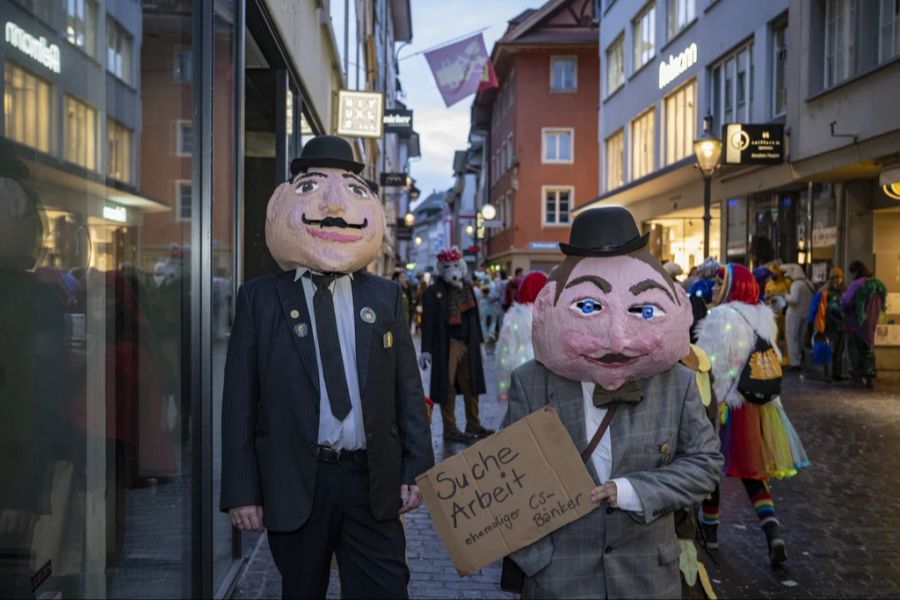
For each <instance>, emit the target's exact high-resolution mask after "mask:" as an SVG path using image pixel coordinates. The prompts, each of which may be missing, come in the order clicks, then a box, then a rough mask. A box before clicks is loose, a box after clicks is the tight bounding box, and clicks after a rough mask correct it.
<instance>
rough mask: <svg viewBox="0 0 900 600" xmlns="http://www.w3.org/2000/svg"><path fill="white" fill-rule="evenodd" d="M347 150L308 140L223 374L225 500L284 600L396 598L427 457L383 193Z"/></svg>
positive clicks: (269, 219)
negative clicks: (385, 269) (388, 257)
mask: <svg viewBox="0 0 900 600" xmlns="http://www.w3.org/2000/svg"><path fill="white" fill-rule="evenodd" d="M362 169H363V165H362V164H361V163H358V162H356V161H354V160H353V151H352V149H351V146H350V144H349V143H348V142H346V141H345V140H343V139H341V138H338V137H333V136H320V137H316V138H313V139H312V140H310V141H309V142H307V144H306V146H304V148H303V152H302V154H301V156H300V158H298V159H295V160H294V162H293V163H292V165H291V171H292V173H293V175H294V177H293V179H292V180H291V181H289V182H286V183H283V184H281V185H280V186H279V187H278V189H277V190H276V191H275V193H274V194H273V195H272V198H271V199H270V201H269V205H268V208H267V211H266V242H267V244H268V246H269V250H270V251H271V252H272V256H273V257H274V258H275V260H276V261H277V262H278V264H279V265H280V266H281V267H282V268H283V269H285V270H284V272H282V273H278V274H273V275H269V276H266V277H260V278H258V279H255V280H253V281H250V282H247V283H245V284H244V285H243V286H241V289H240V291H239V292H238V297H237V312H236V316H235V319H234V326H233V329H232V335H231V339H230V341H229V345H228V359H227V363H226V367H225V392H224V397H223V401H222V402H223V404H222V497H221V504H220V506H221V509H222V510H225V511H228V514H229V516H230V517H231V520H232V523H233V524H234V526H235V527H237V528H239V529H242V530H248V529H252V530H257V531H261V530H262V529H263V527H265V528H266V529H267V530H268V537H269V547H270V548H271V550H272V556H273V558H274V559H275V564H276V566H277V567H278V570H279V572H280V573H281V575H282V592H283V594H282V595H283V597H285V598H324V597H325V594H326V592H327V589H328V580H329V573H330V567H331V559H332V556H336V557H337V561H338V568H339V571H340V578H341V592H342V596H343V597H344V598H405V597H406V595H407V582H408V580H409V570H408V569H407V567H406V561H405V538H404V533H403V526H402V524H401V523H400V520H399V515H400V514H401V513H404V512H406V511H408V510H411V509H413V508H415V507H416V506H418V505H419V503H420V502H421V496H420V494H419V490H418V488H417V487H416V485H415V478H416V476H417V475H418V474H420V473H421V472H423V471H425V470H427V469H428V468H430V467H431V466H432V465H433V464H434V456H433V453H432V448H431V431H430V428H429V426H428V422H427V420H426V417H425V403H424V394H423V391H422V380H421V378H420V376H419V370H418V366H417V365H416V351H415V348H414V346H413V342H412V338H411V336H410V334H409V327H408V326H407V321H406V316H405V314H404V309H403V300H402V296H401V294H402V292H401V290H400V288H399V286H397V284H396V283H394V282H392V281H388V280H387V279H383V278H381V277H377V276H374V275H371V274H369V273H367V272H366V271H365V266H366V265H367V264H368V263H369V262H371V261H372V260H373V259H374V258H375V257H376V256H377V254H378V253H379V252H380V251H381V243H382V238H383V235H384V228H385V218H384V211H383V209H382V205H381V201H380V200H379V199H378V196H377V195H375V194H373V193H372V192H371V191H370V190H369V188H368V186H367V184H366V182H365V181H364V180H363V179H361V178H360V177H359V175H358V173H359V172H360V171H362Z"/></svg>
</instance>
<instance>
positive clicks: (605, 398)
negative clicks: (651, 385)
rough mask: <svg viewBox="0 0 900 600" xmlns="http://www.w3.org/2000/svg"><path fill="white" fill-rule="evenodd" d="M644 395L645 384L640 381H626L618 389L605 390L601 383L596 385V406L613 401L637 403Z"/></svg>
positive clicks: (594, 397) (594, 399)
mask: <svg viewBox="0 0 900 600" xmlns="http://www.w3.org/2000/svg"><path fill="white" fill-rule="evenodd" d="M643 397H644V395H643V386H642V385H641V382H639V381H630V382H628V383H625V384H623V385H622V387H620V388H619V389H617V390H613V391H608V390H604V389H603V388H602V387H600V386H599V385H595V386H594V396H593V401H594V406H596V407H601V406H608V405H610V404H613V403H620V404H637V403H638V402H640V401H641V399H642V398H643Z"/></svg>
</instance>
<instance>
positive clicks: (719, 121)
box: [710, 42, 753, 131]
mask: <svg viewBox="0 0 900 600" xmlns="http://www.w3.org/2000/svg"><path fill="white" fill-rule="evenodd" d="M710 72H711V79H712V85H711V86H710V112H711V113H712V116H713V131H719V130H720V129H721V127H722V125H723V124H724V123H749V122H750V121H751V117H752V110H751V106H752V102H751V101H750V100H751V99H752V97H753V42H750V43H748V44H745V45H743V46H741V47H740V48H738V49H737V50H736V51H734V52H732V53H731V54H729V55H728V56H726V57H725V58H723V59H722V60H720V61H719V62H717V63H716V64H714V65H713V66H712V67H711V69H710Z"/></svg>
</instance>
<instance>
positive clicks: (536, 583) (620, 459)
mask: <svg viewBox="0 0 900 600" xmlns="http://www.w3.org/2000/svg"><path fill="white" fill-rule="evenodd" d="M643 389H644V393H643V400H641V401H640V402H638V403H637V404H625V405H622V406H620V407H619V408H618V410H617V412H616V415H615V417H614V418H613V420H612V423H611V424H610V435H611V436H612V437H611V439H612V455H613V464H612V473H611V477H610V478H613V477H627V478H628V480H629V481H630V482H631V484H632V485H633V486H634V489H635V491H636V492H637V495H638V497H639V498H640V500H641V504H642V506H643V512H642V513H640V514H638V513H630V512H624V511H621V510H617V509H613V508H610V507H608V506H606V505H603V506H601V507H600V508H598V509H597V510H594V511H593V512H591V513H590V514H588V515H586V516H585V517H583V518H581V519H579V520H577V521H574V522H572V523H569V524H568V525H566V526H565V527H562V528H561V529H558V530H557V531H555V532H553V533H551V534H550V535H548V536H546V537H544V538H542V539H541V540H539V541H537V542H535V543H534V544H532V545H530V546H527V547H525V548H522V549H521V550H519V551H518V552H515V553H514V554H512V556H511V558H512V559H513V560H514V561H515V562H516V564H518V565H519V567H520V568H521V569H522V570H523V571H524V572H525V575H526V580H525V585H524V589H523V596H524V597H536V598H677V597H680V594H681V588H680V579H679V575H678V557H679V555H680V553H681V550H680V546H679V543H678V539H677V538H676V536H675V524H674V520H673V515H672V513H673V512H674V511H676V510H678V509H680V508H682V507H686V506H690V505H692V504H694V503H696V502H699V501H700V500H702V499H703V497H704V496H705V495H706V494H708V493H709V492H712V491H713V489H714V488H715V486H716V483H717V482H718V480H719V472H720V470H721V468H722V463H723V459H722V455H721V454H720V452H719V439H718V436H716V434H715V432H714V431H713V428H712V425H711V424H710V422H709V419H708V418H707V416H706V413H705V412H704V408H703V404H702V402H701V400H700V395H699V393H698V391H697V385H696V382H695V378H694V372H693V371H691V370H690V369H688V368H687V367H684V366H682V365H680V364H679V365H676V366H675V367H673V368H671V369H669V370H668V371H666V372H665V373H662V374H660V375H656V376H655V377H651V378H650V379H647V380H646V381H645V382H644V388H643ZM547 404H549V405H550V406H552V407H553V408H554V409H555V410H556V411H557V412H558V413H559V416H560V419H561V420H562V422H563V424H564V425H565V427H566V429H567V430H568V431H569V435H570V436H571V437H572V441H574V442H575V446H576V447H577V448H578V451H579V452H581V451H582V450H584V448H585V447H587V435H586V434H585V429H584V428H585V424H584V400H583V395H582V390H581V383H579V382H577V381H570V380H568V379H563V378H562V377H559V376H557V375H555V374H553V373H551V372H550V371H548V370H547V369H546V368H544V367H543V366H542V365H541V364H539V363H537V362H535V361H530V362H527V363H525V364H524V365H522V366H521V367H519V368H518V369H516V370H515V371H513V374H512V383H511V387H510V393H509V408H508V412H507V414H506V419H505V420H504V425H508V424H510V423H512V422H514V421H516V420H518V419H521V418H522V417H524V416H525V415H527V414H528V413H530V412H532V411H534V410H538V409H539V408H542V407H543V406H546V405H547ZM587 468H588V471H589V472H590V474H591V477H592V478H593V479H594V481H595V482H596V483H597V484H600V483H602V482H601V481H598V479H597V473H596V472H595V470H594V468H593V466H592V464H591V463H590V461H589V462H588V463H587Z"/></svg>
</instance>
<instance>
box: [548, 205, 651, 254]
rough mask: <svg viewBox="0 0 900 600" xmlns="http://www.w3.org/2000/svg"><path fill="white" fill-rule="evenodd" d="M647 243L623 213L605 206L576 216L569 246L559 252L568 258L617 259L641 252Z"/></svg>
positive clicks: (646, 239) (644, 236)
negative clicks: (630, 253)
mask: <svg viewBox="0 0 900 600" xmlns="http://www.w3.org/2000/svg"><path fill="white" fill-rule="evenodd" d="M649 239H650V234H649V233H645V234H644V235H641V232H640V231H638V228H637V224H635V222H634V217H632V216H631V213H630V212H628V211H627V210H626V209H624V208H622V207H621V206H604V207H601V208H592V209H589V210H585V211H583V212H581V213H579V214H578V216H577V217H575V220H574V221H572V232H571V233H570V234H569V243H568V244H560V245H559V249H560V250H562V253H563V254H566V255H568V256H618V255H620V254H628V253H629V252H634V251H635V250H640V249H641V248H643V247H644V246H646V245H647V242H648V241H649Z"/></svg>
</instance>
